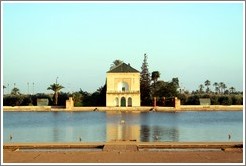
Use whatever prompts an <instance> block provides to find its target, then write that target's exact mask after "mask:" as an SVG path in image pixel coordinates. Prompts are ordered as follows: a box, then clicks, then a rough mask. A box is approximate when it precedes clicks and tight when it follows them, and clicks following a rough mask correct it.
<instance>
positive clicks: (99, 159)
mask: <svg viewBox="0 0 246 166" xmlns="http://www.w3.org/2000/svg"><path fill="white" fill-rule="evenodd" d="M243 162H244V161H243V151H242V149H239V150H236V151H235V150H233V151H13V150H11V149H4V150H3V163H81V164H83V163H162V164H165V163H243Z"/></svg>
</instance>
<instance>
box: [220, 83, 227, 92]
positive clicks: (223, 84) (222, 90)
mask: <svg viewBox="0 0 246 166" xmlns="http://www.w3.org/2000/svg"><path fill="white" fill-rule="evenodd" d="M219 88H220V92H221V93H223V92H224V91H225V89H226V85H225V83H224V82H220V83H219Z"/></svg>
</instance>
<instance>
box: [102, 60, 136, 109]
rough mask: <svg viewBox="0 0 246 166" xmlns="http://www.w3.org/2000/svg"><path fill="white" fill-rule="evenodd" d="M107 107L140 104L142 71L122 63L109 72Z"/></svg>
mask: <svg viewBox="0 0 246 166" xmlns="http://www.w3.org/2000/svg"><path fill="white" fill-rule="evenodd" d="M106 106H107V107H136V106H140V73H139V71H137V70H136V69H134V68H132V67H131V66H130V64H128V65H127V64H125V63H121V64H120V65H118V66H116V67H114V68H113V69H111V70H110V71H108V72H107V93H106Z"/></svg>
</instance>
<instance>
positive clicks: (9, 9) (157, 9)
mask: <svg viewBox="0 0 246 166" xmlns="http://www.w3.org/2000/svg"><path fill="white" fill-rule="evenodd" d="M2 9H3V15H1V16H2V19H3V22H2V23H3V25H2V27H3V30H2V34H3V36H2V42H3V45H2V47H3V54H2V58H3V62H2V63H3V67H2V69H3V76H2V78H3V84H4V85H5V86H7V85H9V87H8V89H6V91H7V92H8V91H11V89H12V88H13V87H14V83H15V84H16V87H18V88H19V89H20V92H21V93H27V92H28V86H27V83H28V82H29V84H30V86H29V92H30V93H31V92H33V91H34V93H49V92H51V91H48V90H47V87H48V86H49V85H50V84H52V83H54V82H55V81H56V78H57V77H58V79H57V81H58V83H60V84H62V85H63V86H64V87H65V88H64V89H63V92H74V91H79V90H80V88H81V89H82V90H85V91H88V92H94V91H95V90H96V89H98V88H99V87H100V86H103V85H104V83H105V79H106V72H107V71H108V70H109V68H110V65H111V64H112V62H113V61H114V60H115V59H120V60H123V61H124V62H126V63H130V64H131V66H132V67H134V68H136V69H137V70H139V71H140V70H141V66H142V63H143V58H144V54H145V53H146V54H147V55H148V64H149V71H150V72H152V71H159V72H160V73H161V77H160V79H161V80H164V81H170V80H171V79H172V78H173V77H178V78H179V81H180V85H181V87H182V88H185V89H186V90H189V91H192V90H196V89H198V86H199V85H200V84H203V83H204V82H205V80H207V79H208V80H210V81H211V83H212V84H213V83H214V82H224V83H225V84H226V85H227V86H228V87H231V86H233V87H235V88H236V90H239V91H242V90H243V74H244V73H243V71H244V62H243V49H244V46H243V40H244V38H243V32H244V29H243V24H244V22H243V19H244V18H243V11H244V6H243V4H242V3H209V2H207V3H201V2H199V3H2ZM33 83H34V88H33V85H32V84H33ZM211 88H213V87H212V86H211Z"/></svg>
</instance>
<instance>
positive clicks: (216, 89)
mask: <svg viewBox="0 0 246 166" xmlns="http://www.w3.org/2000/svg"><path fill="white" fill-rule="evenodd" d="M213 86H214V91H215V92H217V93H219V87H218V86H219V84H218V83H217V82H215V83H214V84H213Z"/></svg>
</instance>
